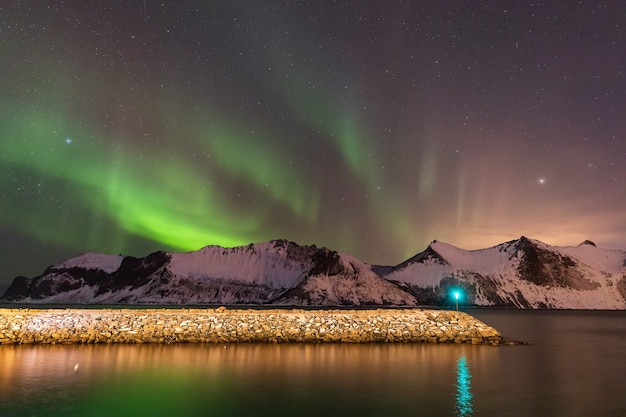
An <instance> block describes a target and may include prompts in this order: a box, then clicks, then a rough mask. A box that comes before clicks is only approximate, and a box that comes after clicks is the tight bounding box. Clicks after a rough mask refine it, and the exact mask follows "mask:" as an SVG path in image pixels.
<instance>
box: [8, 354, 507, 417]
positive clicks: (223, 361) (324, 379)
mask: <svg viewBox="0 0 626 417" xmlns="http://www.w3.org/2000/svg"><path fill="white" fill-rule="evenodd" d="M498 352H499V350H498V349H497V348H492V347H487V346H472V345H427V344H423V345H421V344H384V345H340V344H336V345H306V344H305V345H263V344H259V345H255V344H251V345H228V346H221V345H201V344H199V345H172V346H161V345H137V346H132V345H128V346H126V345H98V346H91V345H90V346H78V345H75V346H0V416H4V415H11V416H12V417H20V416H33V415H46V416H47V417H53V416H62V417H78V416H80V417H104V416H116V417H118V416H133V417H138V416H139V417H141V416H146V417H148V416H149V417H160V416H163V417H166V416H172V415H185V416H186V417H204V416H207V415H213V416H237V417H246V416H254V417H260V416H272V417H275V416H278V415H298V416H301V417H306V416H322V415H359V416H362V417H367V416H381V415H394V416H399V417H401V416H416V415H432V416H435V415H446V416H449V415H451V414H453V412H454V411H453V409H454V404H451V402H450V387H452V386H455V381H456V375H455V373H454V372H450V371H451V370H453V369H455V365H456V364H457V360H458V358H459V357H461V356H463V357H467V358H468V360H469V362H471V363H472V364H473V372H474V378H475V382H478V383H479V382H480V381H481V379H482V378H481V375H482V374H483V373H484V372H486V371H487V370H489V369H491V367H490V366H489V364H490V363H493V360H494V359H495V358H496V357H497V356H498ZM76 364H78V365H79V367H78V369H77V370H75V365H76ZM466 368H467V367H466ZM43 410H45V413H43ZM103 410H106V413H105V412H104V411H103ZM459 415H461V416H469V415H470V414H467V413H465V414H459Z"/></svg>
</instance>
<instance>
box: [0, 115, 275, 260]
mask: <svg viewBox="0 0 626 417" xmlns="http://www.w3.org/2000/svg"><path fill="white" fill-rule="evenodd" d="M14 113H15V112H14ZM92 133H93V132H89V131H87V129H80V128H76V126H70V125H69V124H68V123H66V121H65V119H64V118H63V115H62V114H61V112H58V113H57V114H51V113H50V112H48V113H46V114H43V113H31V112H21V113H19V114H13V115H11V116H8V117H5V118H4V120H3V121H2V128H1V129H0V138H1V140H0V152H1V153H2V155H3V156H4V160H5V161H6V162H7V163H8V164H10V165H11V166H13V167H14V168H15V169H19V170H21V171H22V172H23V171H26V172H30V173H31V174H32V177H42V178H46V177H50V178H53V182H54V183H55V184H57V188H58V184H64V185H65V191H64V192H63V193H59V190H56V191H57V194H56V196H54V198H56V200H51V201H50V203H48V205H47V206H39V207H33V208H32V209H31V210H28V212H26V213H21V214H17V216H19V217H20V218H19V219H18V221H17V222H15V221H12V224H9V226H12V227H18V228H20V227H24V225H28V227H29V228H31V230H30V232H31V233H32V234H34V235H35V236H37V237H38V238H40V239H43V240H51V241H54V242H60V243H62V244H65V245H69V246H79V247H81V248H83V244H84V240H85V234H86V233H87V232H86V230H84V229H88V228H84V227H83V226H84V225H79V224H70V223H72V222H71V221H70V222H68V221H65V222H64V221H63V220H62V219H63V218H66V217H67V216H68V215H70V214H71V212H72V211H76V212H78V213H82V212H83V211H84V210H83V209H85V208H86V209H87V211H88V212H89V213H90V215H91V217H92V219H97V218H98V217H103V218H105V219H108V222H109V223H113V224H115V225H119V227H121V228H122V229H123V231H125V232H128V233H131V234H134V235H137V236H142V237H144V238H148V239H151V240H155V241H159V242H162V243H164V244H166V245H168V246H169V247H171V248H173V249H182V250H193V249H197V248H199V247H202V246H204V245H207V244H212V243H217V244H221V245H225V246H233V245H239V244H244V243H248V242H250V235H254V232H258V229H259V228H260V227H261V225H262V223H263V212H262V211H256V212H255V213H245V212H241V211H236V210H234V209H233V207H231V206H230V205H229V204H228V202H227V201H225V200H223V199H222V198H221V195H222V194H223V193H221V191H222V190H219V189H216V188H213V187H212V186H211V185H210V181H207V178H206V177H198V176H195V175H193V172H194V169H193V168H192V167H191V166H189V163H188V161H185V163H183V162H182V161H181V160H179V159H177V158H176V157H175V156H173V153H172V152H171V151H170V152H168V150H167V149H162V148H160V149H162V150H160V153H157V152H155V151H153V152H152V153H143V154H142V153H140V152H138V150H137V149H133V148H130V147H128V148H122V147H121V145H110V143H111V140H110V138H106V139H105V138H103V137H94V138H93V139H92V138H89V140H85V143H90V145H86V144H84V143H83V142H82V141H81V138H86V137H88V135H90V134H92ZM66 138H72V140H71V141H69V143H68V142H66ZM107 139H108V140H107ZM107 143H109V145H107ZM115 146H118V150H117V151H112V150H111V149H112V148H113V149H115ZM4 181H5V183H4V184H3V187H8V184H7V181H8V179H7V178H5V179H4ZM5 192H10V190H8V189H7V191H5ZM37 204H39V202H37ZM11 211H14V210H11ZM49 212H57V213H58V214H59V216H60V217H59V219H58V220H56V219H54V218H53V219H51V218H50V216H49V215H46V214H48V213H49ZM29 213H30V214H29ZM83 220H84V219H83ZM5 221H6V220H5ZM49 222H53V223H54V224H55V225H56V226H53V225H51V224H49ZM78 222H79V221H78V219H77V222H76V223H78ZM59 227H61V229H59ZM91 227H92V228H93V225H91ZM111 234H113V235H114V234H115V233H114V232H111ZM103 238H104V239H106V238H107V237H106V236H103ZM90 249H91V248H90Z"/></svg>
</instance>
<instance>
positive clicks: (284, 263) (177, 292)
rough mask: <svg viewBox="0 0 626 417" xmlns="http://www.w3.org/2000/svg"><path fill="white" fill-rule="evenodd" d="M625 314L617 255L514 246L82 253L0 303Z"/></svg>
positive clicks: (21, 280)
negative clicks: (401, 251) (394, 257)
mask: <svg viewBox="0 0 626 417" xmlns="http://www.w3.org/2000/svg"><path fill="white" fill-rule="evenodd" d="M453 292H458V294H459V300H458V302H459V304H461V305H477V306H494V307H514V308H557V309H620V310H621V309H626V252H625V251H620V250H608V249H602V248H598V247H596V245H595V244H593V242H590V241H585V242H583V243H582V244H580V245H579V246H575V247H554V246H550V245H547V244H545V243H542V242H539V241H537V240H533V239H528V238H526V237H521V238H520V239H517V240H513V241H510V242H506V243H502V244H500V245H497V246H494V247H491V248H487V249H481V250H473V251H467V250H463V249H460V248H457V247H454V246H452V245H449V244H446V243H442V242H438V241H434V242H432V243H431V244H430V245H429V246H428V248H426V250H425V251H423V252H421V253H418V254H417V255H415V256H413V257H412V258H410V259H408V260H406V261H404V262H402V263H401V264H399V265H396V266H380V265H368V264H365V263H363V262H361V261H359V260H358V259H356V258H354V257H352V256H351V255H348V254H346V253H339V252H335V251H332V250H330V249H327V248H318V247H316V246H314V245H313V246H301V245H298V244H296V243H293V242H289V241H286V240H274V241H270V242H264V243H256V244H250V245H247V246H240V247H235V248H223V247H220V246H207V247H204V248H202V249H200V250H198V251H195V252H188V253H166V252H155V253H152V254H150V255H148V256H146V257H144V258H134V257H130V256H122V255H106V254H101V253H93V252H89V253H85V254H83V255H80V256H77V257H75V258H71V259H68V260H66V261H64V262H61V263H59V264H56V265H52V266H50V267H48V268H47V269H46V270H45V271H44V272H43V274H41V275H39V276H37V277H34V278H26V277H17V278H15V280H14V281H13V283H12V284H11V286H10V287H9V288H8V290H7V291H6V292H5V294H4V295H3V296H2V298H0V301H2V302H5V303H6V302H9V303H10V302H19V303H46V304H47V303H52V304H54V303H59V304H118V303H120V304H183V305H186V304H220V305H221V304H226V305H229V304H253V305H258V304H273V305H294V306H305V305H306V306H309V305H315V306H338V305H355V306H363V305H380V306H418V305H424V306H446V305H447V306H451V305H453V304H454V303H455V302H456V300H455V299H454V297H453V295H452V294H453Z"/></svg>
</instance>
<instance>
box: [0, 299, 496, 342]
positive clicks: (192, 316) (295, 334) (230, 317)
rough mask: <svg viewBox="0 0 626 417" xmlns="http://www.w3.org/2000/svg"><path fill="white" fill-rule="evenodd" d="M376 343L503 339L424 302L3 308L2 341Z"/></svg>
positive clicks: (459, 314) (463, 315)
mask: <svg viewBox="0 0 626 417" xmlns="http://www.w3.org/2000/svg"><path fill="white" fill-rule="evenodd" d="M198 342H203V343H242V342H245V343H259V342H261V343H263V342H265V343H372V342H383V343H385V342H424V343H471V344H490V345H498V344H500V343H501V342H502V336H501V335H500V333H499V332H498V331H497V330H495V329H494V328H492V327H490V326H488V325H486V324H484V323H483V322H481V321H479V320H477V319H475V318H474V317H472V316H470V315H468V314H466V313H463V312H458V311H447V310H421V309H406V310H394V309H377V310H299V309H298V310H287V309H285V310H283V309H272V310H263V309H227V308H225V307H219V308H216V309H141V310H133V309H119V310H116V309H106V310H103V309H65V310H62V309H47V310H36V309H0V344H68V343H198Z"/></svg>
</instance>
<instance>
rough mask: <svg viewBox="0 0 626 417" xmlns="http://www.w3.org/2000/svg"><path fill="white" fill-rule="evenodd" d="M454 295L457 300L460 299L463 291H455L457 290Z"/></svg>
mask: <svg viewBox="0 0 626 417" xmlns="http://www.w3.org/2000/svg"><path fill="white" fill-rule="evenodd" d="M453 295H454V299H455V300H458V299H459V297H460V296H461V293H460V292H458V291H455V292H454V293H453Z"/></svg>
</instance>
